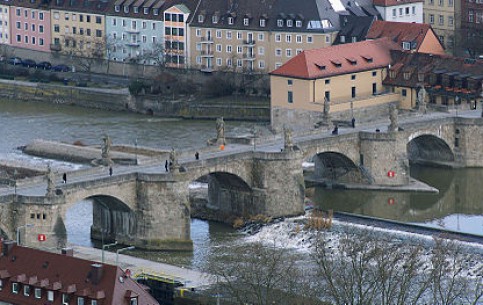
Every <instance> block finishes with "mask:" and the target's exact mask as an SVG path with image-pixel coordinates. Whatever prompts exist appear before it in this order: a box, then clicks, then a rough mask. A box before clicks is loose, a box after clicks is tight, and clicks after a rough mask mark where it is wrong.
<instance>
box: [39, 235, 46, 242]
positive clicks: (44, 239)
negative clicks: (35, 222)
mask: <svg viewBox="0 0 483 305" xmlns="http://www.w3.org/2000/svg"><path fill="white" fill-rule="evenodd" d="M37 240H38V241H46V240H47V237H46V236H45V234H39V235H37Z"/></svg>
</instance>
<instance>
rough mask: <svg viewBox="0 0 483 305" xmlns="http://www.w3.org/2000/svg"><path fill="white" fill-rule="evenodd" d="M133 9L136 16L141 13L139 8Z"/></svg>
mask: <svg viewBox="0 0 483 305" xmlns="http://www.w3.org/2000/svg"><path fill="white" fill-rule="evenodd" d="M133 9H134V13H135V14H137V13H139V7H137V6H135V7H134V8H133Z"/></svg>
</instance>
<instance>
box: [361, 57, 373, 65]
mask: <svg viewBox="0 0 483 305" xmlns="http://www.w3.org/2000/svg"><path fill="white" fill-rule="evenodd" d="M362 58H364V59H365V60H366V62H368V63H372V62H373V61H374V60H373V59H372V57H371V56H370V55H362Z"/></svg>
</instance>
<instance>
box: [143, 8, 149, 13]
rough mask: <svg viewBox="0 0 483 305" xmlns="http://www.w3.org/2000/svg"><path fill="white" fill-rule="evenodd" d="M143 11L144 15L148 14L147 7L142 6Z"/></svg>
mask: <svg viewBox="0 0 483 305" xmlns="http://www.w3.org/2000/svg"><path fill="white" fill-rule="evenodd" d="M143 13H144V15H147V14H149V7H145V8H143Z"/></svg>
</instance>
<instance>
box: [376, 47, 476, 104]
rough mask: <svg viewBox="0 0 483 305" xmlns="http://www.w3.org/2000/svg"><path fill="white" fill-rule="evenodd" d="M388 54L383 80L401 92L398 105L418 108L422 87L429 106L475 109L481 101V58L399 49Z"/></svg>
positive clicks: (425, 100)
mask: <svg viewBox="0 0 483 305" xmlns="http://www.w3.org/2000/svg"><path fill="white" fill-rule="evenodd" d="M391 58H392V61H393V62H394V63H395V64H394V65H392V66H391V68H390V69H389V73H388V75H387V76H386V78H385V79H384V81H383V84H384V85H385V86H390V87H392V88H393V91H394V92H396V93H398V94H400V95H401V102H400V105H399V107H400V108H404V109H413V108H418V107H419V106H420V105H419V104H418V94H419V93H420V91H421V90H422V88H424V90H425V91H424V94H423V93H422V94H421V95H419V96H420V98H421V97H424V102H425V103H428V106H429V107H438V108H439V107H445V108H453V107H455V106H456V107H457V108H460V109H461V108H463V109H476V105H477V103H478V101H483V96H482V95H481V94H482V82H483V60H477V59H465V58H459V57H453V56H448V55H431V54H424V53H407V52H400V51H393V52H392V53H391Z"/></svg>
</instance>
